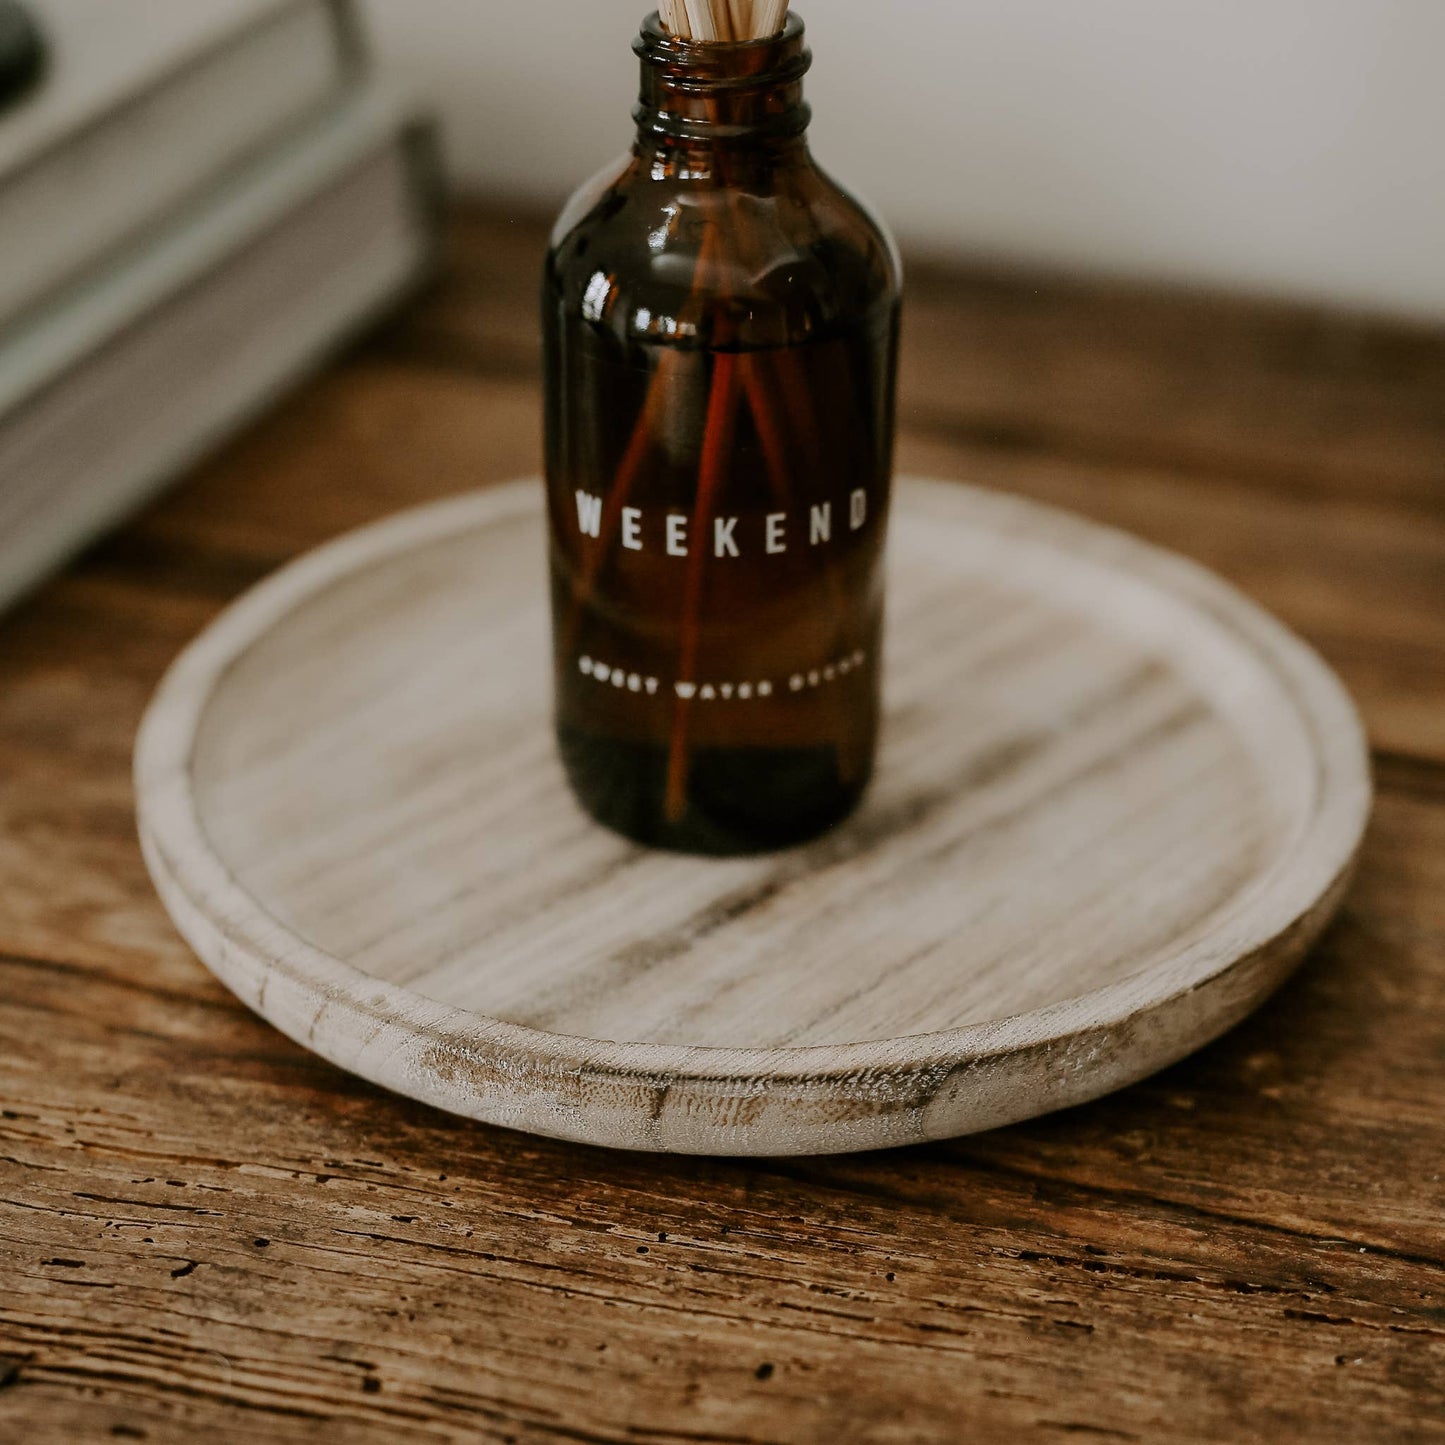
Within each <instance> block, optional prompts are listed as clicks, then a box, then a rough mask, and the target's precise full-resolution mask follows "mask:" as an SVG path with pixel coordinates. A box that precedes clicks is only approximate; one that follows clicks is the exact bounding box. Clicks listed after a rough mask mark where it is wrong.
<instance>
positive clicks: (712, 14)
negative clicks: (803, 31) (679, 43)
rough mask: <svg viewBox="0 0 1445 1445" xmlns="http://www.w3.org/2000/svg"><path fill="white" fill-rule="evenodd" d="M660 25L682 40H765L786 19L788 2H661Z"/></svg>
mask: <svg viewBox="0 0 1445 1445" xmlns="http://www.w3.org/2000/svg"><path fill="white" fill-rule="evenodd" d="M661 6H662V23H663V24H664V25H666V26H667V28H668V30H669V31H671V33H672V34H674V35H676V36H677V37H678V38H679V39H682V40H706V41H712V42H718V41H739V40H766V39H767V38H768V37H769V36H772V35H776V34H777V33H778V31H780V30H781V29H782V28H783V26H784V24H786V22H787V19H788V0H661Z"/></svg>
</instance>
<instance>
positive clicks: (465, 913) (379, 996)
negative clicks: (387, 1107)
mask: <svg viewBox="0 0 1445 1445" xmlns="http://www.w3.org/2000/svg"><path fill="white" fill-rule="evenodd" d="M543 548H544V542H543V535H542V518H541V510H540V489H539V488H538V487H537V485H536V484H517V485H515V486H513V487H509V488H502V489H498V490H496V491H492V492H487V493H483V494H479V495H476V496H471V497H464V498H460V499H458V500H456V501H453V502H447V503H443V504H440V505H439V506H435V507H431V508H427V509H424V510H422V511H420V512H416V513H411V514H407V515H404V516H402V517H399V518H396V519H394V520H392V521H390V522H387V523H384V524H382V525H381V526H379V527H375V528H371V529H369V530H368V531H366V532H363V533H359V534H356V535H355V536H353V537H351V538H347V539H343V541H341V542H340V543H337V544H334V545H333V546H332V547H330V548H327V549H323V551H321V552H320V553H317V554H313V555H312V556H311V557H309V558H307V559H304V560H303V561H302V562H301V563H299V564H296V565H295V566H293V567H292V568H289V569H287V571H285V572H283V573H282V574H280V575H279V576H278V577H277V578H275V579H273V580H272V581H271V582H269V583H267V584H265V585H264V586H263V587H261V588H260V589H258V590H257V591H256V592H255V593H253V594H251V596H250V597H248V598H247V599H244V600H243V601H242V602H241V603H240V604H238V606H237V607H236V608H234V609H233V610H232V611H231V612H230V613H228V614H226V616H225V617H223V618H222V619H221V621H220V622H219V623H217V624H216V626H215V627H213V628H212V629H211V630H210V631H208V633H207V634H205V635H204V636H203V637H202V638H201V639H200V640H199V641H198V642H197V643H196V644H195V646H194V647H193V648H192V649H191V650H190V651H189V652H188V653H187V654H186V655H185V657H184V658H183V659H182V660H181V662H180V663H178V665H177V667H176V668H175V669H174V671H173V672H172V674H171V676H170V678H169V679H168V681H167V683H166V684H165V686H164V687H163V688H162V690H161V693H160V694H159V696H158V698H157V700H156V702H155V704H154V706H153V709H152V712H151V714H150V717H149V719H148V722H147V726H146V728H145V730H144V732H143V735H142V739H141V744H140V749H139V757H138V770H137V775H138V792H139V799H140V810H141V823H142V835H143V840H144V842H145V844H146V849H147V855H148V859H149V861H150V864H151V868H152V872H153V874H154V876H155V878H156V881H157V884H158V887H159V888H160V890H161V893H162V896H163V897H164V898H165V900H166V902H167V905H168V907H169V908H170V909H171V911H172V914H173V916H174V917H175V918H176V920H177V922H178V924H179V925H180V926H181V928H182V930H183V931H184V932H185V933H186V936H187V937H188V939H189V940H190V941H191V943H192V945H193V946H194V947H195V948H196V949H197V951H198V953H199V954H200V955H201V956H202V958H203V959H204V960H205V961H206V962H207V963H208V964H209V965H210V966H211V967H212V968H213V970H214V971H216V972H217V973H218V974H219V976H220V977H222V979H223V980H224V981H225V982H227V984H228V985H229V986H230V987H232V988H233V989H234V990H235V991H236V992H237V993H238V994H239V995H240V996H241V997H242V998H244V999H245V1000H246V1001H247V1002H248V1003H250V1004H251V1005H252V1006H253V1007H255V1008H256V1009H257V1010H258V1011H259V1012H261V1013H262V1014H263V1015H265V1016H266V1017H267V1018H269V1019H270V1020H271V1021H272V1022H273V1023H275V1024H277V1026H278V1027H280V1028H282V1029H283V1030H284V1031H286V1032H287V1033H288V1034H290V1035H291V1036H292V1037H294V1038H297V1039H298V1040H300V1041H301V1042H303V1043H306V1044H308V1045H309V1046H310V1047H313V1048H315V1049H316V1050H317V1051H318V1052H320V1053H322V1054H324V1055H325V1056H326V1057H328V1058H330V1059H332V1060H333V1061H334V1062H336V1063H338V1064H340V1065H341V1066H342V1067H345V1068H349V1069H352V1070H354V1071H355V1072H357V1073H360V1074H362V1075H364V1076H365V1077H368V1078H371V1079H373V1080H375V1081H377V1082H379V1083H382V1084H385V1085H387V1086H389V1087H392V1088H397V1089H399V1090H401V1091H402V1092H406V1093H409V1094H412V1095H413V1096H415V1097H418V1098H422V1099H424V1100H427V1101H428V1102H431V1103H435V1104H439V1105H441V1106H442V1107H446V1108H450V1109H453V1110H455V1111H457V1112H460V1113H463V1114H467V1115H470V1116H473V1117H478V1118H484V1119H488V1120H491V1121H494V1122H498V1123H503V1124H509V1125H513V1126H516V1127H522V1128H528V1129H533V1130H536V1131H538V1132H544V1133H551V1134H558V1135H562V1136H565V1137H570V1138H578V1139H583V1140H587V1141H590V1142H595V1143H603V1144H615V1145H625V1146H630V1147H642V1148H654V1149H678V1150H697V1151H709V1152H724V1153H789V1152H830V1151H834V1150H842V1149H861V1148H870V1147H876V1146H879V1145H886V1144H898V1143H905V1142H912V1141H914V1140H917V1139H921V1138H936V1137H943V1136H946V1135H949V1134H954V1133H960V1132H966V1131H968V1130H971V1129H979V1128H986V1127H991V1126H993V1125H996V1124H1001V1123H1004V1122H1008V1121H1010V1120H1015V1119H1020V1118H1024V1117H1028V1116H1030V1115H1032V1114H1035V1113H1039V1112H1043V1111H1045V1110H1048V1109H1051V1108H1055V1107H1060V1106H1062V1105H1064V1104H1069V1103H1074V1102H1079V1101H1081V1100H1083V1099H1085V1098H1090V1097H1095V1096H1097V1095H1098V1094H1101V1093H1104V1092H1107V1091H1108V1090H1110V1089H1112V1088H1115V1087H1118V1086H1119V1085H1121V1084H1123V1083H1126V1082H1130V1081H1132V1080H1133V1079H1137V1078H1139V1077H1142V1076H1143V1075H1144V1074H1147V1073H1149V1072H1151V1071H1152V1070H1154V1069H1156V1068H1158V1067H1161V1066H1162V1065H1164V1064H1166V1063H1168V1062H1172V1061H1173V1060H1174V1059H1176V1058H1178V1057H1180V1056H1182V1055H1183V1054H1184V1053H1186V1052H1188V1051H1190V1050H1191V1049H1193V1048H1195V1047H1197V1046H1199V1045H1200V1044H1202V1043H1204V1042H1206V1041H1207V1040H1209V1039H1210V1038H1213V1037H1215V1036H1216V1035H1217V1034H1218V1033H1220V1032H1221V1031H1223V1030H1224V1029H1226V1028H1227V1027H1229V1026H1230V1025H1231V1024H1233V1023H1234V1022H1236V1021H1237V1020H1238V1019H1239V1018H1240V1017H1242V1016H1243V1015H1244V1014H1245V1013H1246V1012H1247V1011H1248V1010H1249V1009H1250V1008H1251V1007H1252V1006H1253V1005H1254V1004H1255V1003H1257V1002H1258V1001H1259V1000H1260V999H1261V998H1263V997H1264V996H1265V995H1266V994H1267V993H1268V992H1269V991H1270V990H1271V989H1272V988H1273V987H1275V986H1276V985H1277V984H1278V982H1279V981H1280V980H1281V979H1282V978H1283V977H1284V976H1285V975H1286V974H1287V972H1288V971H1289V969H1290V968H1291V967H1293V966H1294V964H1295V963H1297V962H1298V960H1299V958H1300V957H1301V956H1302V954H1303V952H1304V950H1305V949H1306V948H1307V947H1308V945H1309V943H1310V942H1311V941H1312V940H1313V938H1314V937H1315V935H1316V934H1317V933H1318V931H1319V930H1320V929H1321V928H1322V927H1323V925H1324V923H1325V922H1326V921H1327V920H1328V917H1329V916H1330V913H1331V912H1332V910H1333V907H1334V905H1335V903H1336V902H1337V900H1338V896H1339V893H1340V890H1341V887H1342V885H1343V881H1344V879H1345V877H1346V875H1347V874H1348V870H1349V867H1350V864H1351V862H1352V861H1353V858H1354V856H1355V853H1356V851H1357V849H1358V846H1359V841H1360V837H1361V835H1362V832H1363V827H1364V822H1365V820H1366V817H1367V814H1368V809H1369V781H1368V768H1367V764H1366V762H1365V752H1364V744H1363V740H1362V737H1361V734H1360V730H1359V726H1358V723H1357V721H1356V719H1355V715H1354V711H1353V708H1352V707H1351V705H1350V703H1349V701H1348V699H1347V698H1346V697H1345V695H1344V693H1343V691H1342V690H1341V689H1340V687H1339V685H1338V684H1337V683H1336V682H1335V680H1334V679H1333V677H1332V675H1331V674H1330V673H1329V672H1328V671H1327V669H1325V667H1324V666H1323V664H1322V663H1320V662H1319V661H1318V660H1317V659H1316V658H1315V656H1314V655H1313V654H1312V653H1311V652H1309V650H1308V649H1307V648H1305V647H1304V646H1303V644H1301V643H1299V642H1297V641H1296V640H1295V639H1293V638H1292V637H1291V636H1290V635H1289V634H1288V633H1287V632H1285V631H1284V629H1282V628H1281V627H1279V626H1278V625H1277V624H1276V623H1274V622H1273V621H1271V620H1270V619H1269V618H1268V617H1267V616H1265V615H1264V614H1263V613H1261V612H1260V611H1259V610H1258V609H1256V608H1254V607H1253V606H1252V605H1250V604H1249V603H1247V602H1245V601H1244V600H1243V599H1242V598H1240V597H1239V596H1238V594H1236V593H1234V592H1233V591H1231V590H1230V589H1229V588H1227V587H1226V586H1224V584H1222V583H1220V582H1218V581H1217V580H1215V579H1214V578H1212V577H1210V576H1209V575H1208V574H1206V573H1204V572H1202V571H1201V570H1199V569H1198V568H1196V567H1193V566H1192V565H1190V564H1187V563H1185V562H1182V561H1181V560H1179V559H1177V558H1174V557H1171V556H1169V555H1167V554H1164V553H1161V552H1158V551H1157V550H1155V549H1152V548H1149V547H1147V546H1145V545H1144V544H1142V543H1139V542H1136V541H1133V540H1131V539H1129V538H1127V537H1125V536H1123V535H1121V534H1118V533H1114V532H1110V531H1108V530H1106V529H1101V528H1098V527H1095V526H1093V525H1091V524H1088V523H1085V522H1082V521H1080V520H1078V519H1075V518H1072V517H1069V516H1066V515H1064V514H1061V513H1058V512H1054V511H1050V510H1048V509H1045V508H1041V507H1038V506H1036V505H1034V504H1030V503H1026V502H1021V501H1017V500H1013V499H1008V498H1004V497H1000V496H995V495H990V494H987V493H982V492H977V491H973V490H970V489H967V488H961V487H956V486H942V485H938V484H929V483H909V484H904V485H903V486H902V487H901V489H900V496H899V506H898V511H897V515H896V519H895V532H894V547H893V559H892V566H893V578H892V592H891V595H890V605H891V624H890V638H889V659H888V665H889V698H888V711H889V722H888V728H887V732H886V741H885V749H884V754H883V758H882V762H881V767H880V773H879V781H878V784H877V786H876V787H875V789H874V790H873V792H872V793H871V794H870V797H869V799H868V800H867V802H866V804H865V807H864V808H863V810H862V811H861V812H860V814H859V815H858V816H857V817H856V818H855V819H854V820H852V821H851V822H850V823H849V824H847V825H846V826H845V827H844V828H842V829H840V830H839V831H838V832H836V833H834V834H833V835H830V836H829V837H828V838H826V839H824V840H822V841H821V842H819V843H818V844H815V845H813V846H812V847H809V848H806V849H802V850H799V851H797V852H794V853H789V854H784V855H779V856H777V857H773V858H765V859H751V860H740V861H726V862H718V861H716V860H691V859H682V858H675V857H671V856H667V855H659V854H653V853H647V852H643V851H641V850H638V849H635V848H633V847H631V846H630V845H628V844H626V843H624V842H622V841H621V840H618V839H616V838H613V837H612V836H611V835H609V834H607V833H606V832H604V831H602V830H600V829H597V828H596V827H595V826H593V825H591V824H590V823H588V822H587V821H586V820H585V819H584V818H583V817H582V815H581V813H580V812H579V811H578V809H577V808H576V806H575V804H573V803H572V801H571V799H570V796H569V795H568V793H567V790H566V786H565V783H564V782H563V780H562V777H561V772H560V768H559V767H558V765H557V763H556V761H555V759H554V757H553V754H552V745H551V738H550V731H549V726H548V719H547V713H548V701H549V699H548V679H547V665H548V657H549V651H548V647H547V642H546V627H547V619H546V612H545V598H544V589H543V587H542V585H541V575H540V573H541V566H542V558H543V556H544V550H543Z"/></svg>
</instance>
